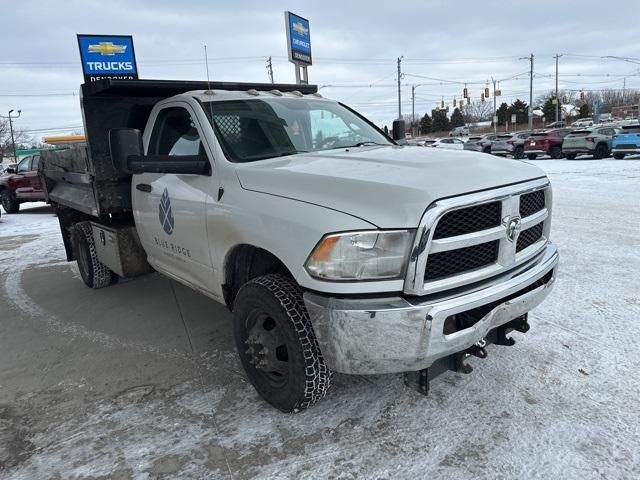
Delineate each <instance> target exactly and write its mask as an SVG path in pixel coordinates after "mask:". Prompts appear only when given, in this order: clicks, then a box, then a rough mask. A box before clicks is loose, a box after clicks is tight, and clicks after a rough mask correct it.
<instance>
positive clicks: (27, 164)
mask: <svg viewBox="0 0 640 480" xmlns="http://www.w3.org/2000/svg"><path fill="white" fill-rule="evenodd" d="M32 160H33V157H32V156H28V157H25V158H23V159H22V160H20V163H18V165H17V166H16V173H15V175H14V176H13V179H12V183H13V188H14V193H15V196H16V198H18V199H20V200H31V198H32V197H33V187H32V186H31V182H30V180H29V177H28V175H29V173H30V172H29V170H30V169H31V162H32Z"/></svg>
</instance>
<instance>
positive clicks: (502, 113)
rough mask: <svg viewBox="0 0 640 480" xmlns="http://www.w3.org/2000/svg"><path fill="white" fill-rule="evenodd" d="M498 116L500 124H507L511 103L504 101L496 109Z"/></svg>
mask: <svg viewBox="0 0 640 480" xmlns="http://www.w3.org/2000/svg"><path fill="white" fill-rule="evenodd" d="M496 116H497V117H498V125H499V126H500V125H505V124H506V123H507V120H508V119H509V105H507V104H506V103H505V102H502V103H501V104H500V106H499V107H498V110H496Z"/></svg>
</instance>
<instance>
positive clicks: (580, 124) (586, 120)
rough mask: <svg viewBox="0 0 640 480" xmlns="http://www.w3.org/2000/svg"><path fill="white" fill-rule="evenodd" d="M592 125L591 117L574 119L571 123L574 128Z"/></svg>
mask: <svg viewBox="0 0 640 480" xmlns="http://www.w3.org/2000/svg"><path fill="white" fill-rule="evenodd" d="M592 126H593V119H591V118H581V119H580V120H576V121H575V122H573V123H572V124H571V128H575V129H576V130H577V129H578V128H584V127H592Z"/></svg>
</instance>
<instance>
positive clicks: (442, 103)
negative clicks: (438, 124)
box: [440, 100, 444, 110]
mask: <svg viewBox="0 0 640 480" xmlns="http://www.w3.org/2000/svg"><path fill="white" fill-rule="evenodd" d="M440 108H441V109H443V110H444V100H442V102H440Z"/></svg>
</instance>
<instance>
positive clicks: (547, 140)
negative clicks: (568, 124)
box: [524, 128, 571, 160]
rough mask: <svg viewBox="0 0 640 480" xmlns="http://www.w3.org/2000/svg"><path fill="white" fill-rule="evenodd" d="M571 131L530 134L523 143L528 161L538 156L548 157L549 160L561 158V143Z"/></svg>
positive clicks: (556, 130) (559, 129)
mask: <svg viewBox="0 0 640 480" xmlns="http://www.w3.org/2000/svg"><path fill="white" fill-rule="evenodd" d="M569 132H571V129H569V128H558V129H555V130H547V131H546V132H536V133H532V134H531V135H530V136H529V138H528V139H526V140H525V141H524V153H525V155H526V156H527V158H528V159H529V160H534V159H535V158H536V157H538V156H540V155H549V156H550V157H551V158H562V156H563V155H562V142H563V141H564V137H566V136H567V135H568V134H569Z"/></svg>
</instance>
